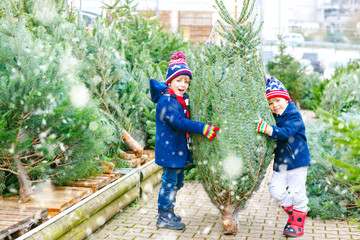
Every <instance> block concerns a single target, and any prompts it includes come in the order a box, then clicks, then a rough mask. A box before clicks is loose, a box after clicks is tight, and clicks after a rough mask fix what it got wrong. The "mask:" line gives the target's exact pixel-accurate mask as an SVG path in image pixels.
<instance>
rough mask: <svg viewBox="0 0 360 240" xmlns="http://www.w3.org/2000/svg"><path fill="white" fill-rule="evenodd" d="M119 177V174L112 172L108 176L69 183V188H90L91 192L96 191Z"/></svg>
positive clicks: (103, 175)
mask: <svg viewBox="0 0 360 240" xmlns="http://www.w3.org/2000/svg"><path fill="white" fill-rule="evenodd" d="M120 177H121V174H120V172H112V173H110V174H102V175H99V176H96V177H90V178H87V179H81V180H77V181H71V182H69V184H68V185H69V186H75V187H84V188H90V189H91V190H92V192H93V193H94V192H96V191H98V190H99V189H100V188H102V187H104V186H106V185H108V184H110V183H111V182H113V181H115V180H117V179H119V178H120Z"/></svg>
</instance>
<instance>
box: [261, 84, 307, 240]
mask: <svg viewBox="0 0 360 240" xmlns="http://www.w3.org/2000/svg"><path fill="white" fill-rule="evenodd" d="M266 97H267V99H268V101H269V106H270V109H271V111H272V113H273V114H274V117H275V120H276V126H269V125H268V124H266V123H265V122H264V120H262V119H261V120H259V121H257V122H258V124H257V128H256V130H257V132H261V133H265V134H267V135H269V137H270V138H272V139H275V140H276V148H275V151H274V152H275V159H274V167H273V170H274V172H273V176H272V178H271V182H270V185H269V191H270V196H271V197H272V198H274V199H275V201H277V202H278V204H279V205H280V206H281V207H282V208H283V209H284V211H285V212H286V213H287V214H288V215H289V219H288V222H287V223H286V225H285V227H284V232H283V233H284V234H285V235H287V236H291V237H298V236H301V235H303V234H304V224H305V218H306V214H307V203H308V198H307V196H306V187H305V183H306V176H307V168H308V167H309V166H310V165H311V163H310V162H311V160H310V153H309V149H308V146H307V139H306V136H305V124H304V122H303V119H302V116H301V113H300V112H299V110H298V109H297V108H296V106H295V104H294V103H293V102H292V101H291V100H290V96H289V93H288V92H287V91H286V88H285V87H284V85H283V84H282V83H281V82H280V81H279V80H277V79H276V78H275V77H271V78H269V79H267V82H266Z"/></svg>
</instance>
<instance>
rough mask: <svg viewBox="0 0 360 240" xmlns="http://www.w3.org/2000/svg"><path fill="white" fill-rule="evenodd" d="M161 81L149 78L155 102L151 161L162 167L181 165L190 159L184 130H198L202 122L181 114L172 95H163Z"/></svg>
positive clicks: (180, 166) (178, 105)
mask: <svg viewBox="0 0 360 240" xmlns="http://www.w3.org/2000/svg"><path fill="white" fill-rule="evenodd" d="M165 88H167V86H166V85H165V83H163V82H158V81H156V80H154V79H150V93H151V99H152V101H153V102H154V103H156V104H157V105H156V117H155V122H156V136H155V163H156V164H158V165H159V166H162V167H169V168H183V167H185V166H186V165H188V164H190V163H192V162H193V160H192V157H191V152H190V151H189V150H188V148H187V143H186V132H189V133H199V134H202V132H203V129H204V127H205V124H204V123H201V122H195V121H191V120H189V119H187V118H186V117H185V113H184V109H183V107H182V106H181V104H180V102H178V101H177V100H176V99H175V98H173V97H171V96H169V95H163V94H162V93H163V90H164V89H165Z"/></svg>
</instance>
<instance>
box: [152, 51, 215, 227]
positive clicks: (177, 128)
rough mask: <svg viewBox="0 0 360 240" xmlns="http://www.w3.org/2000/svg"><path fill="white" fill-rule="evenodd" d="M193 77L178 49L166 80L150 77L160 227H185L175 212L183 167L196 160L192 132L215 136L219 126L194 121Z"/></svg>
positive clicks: (181, 182) (157, 224)
mask: <svg viewBox="0 0 360 240" xmlns="http://www.w3.org/2000/svg"><path fill="white" fill-rule="evenodd" d="M191 78H192V74H191V71H190V70H189V68H188V66H187V63H186V58H185V55H184V54H183V53H182V52H176V53H174V54H173V55H172V56H171V61H170V63H169V67H168V70H167V74H166V83H162V82H158V81H156V80H154V79H150V93H151V99H152V100H153V101H154V102H155V103H156V104H157V105H156V117H155V122H156V138H155V162H156V164H158V165H159V166H162V167H163V174H162V177H161V179H162V185H161V187H160V191H159V198H158V219H157V222H156V226H157V227H158V228H167V229H173V230H181V229H184V228H185V227H186V225H185V223H182V222H181V217H180V216H178V215H176V214H175V213H174V206H175V202H176V195H177V192H178V191H179V190H180V188H181V187H183V186H184V167H185V166H186V165H188V164H190V163H192V162H193V160H192V157H191V152H190V147H189V144H190V136H189V133H198V134H203V135H205V136H206V137H207V138H208V139H209V140H213V138H214V137H215V136H216V131H218V130H219V128H218V127H214V126H211V125H208V124H205V123H201V122H195V121H191V120H190V119H189V118H190V113H189V98H188V96H187V95H186V91H187V90H188V88H189V84H190V80H191Z"/></svg>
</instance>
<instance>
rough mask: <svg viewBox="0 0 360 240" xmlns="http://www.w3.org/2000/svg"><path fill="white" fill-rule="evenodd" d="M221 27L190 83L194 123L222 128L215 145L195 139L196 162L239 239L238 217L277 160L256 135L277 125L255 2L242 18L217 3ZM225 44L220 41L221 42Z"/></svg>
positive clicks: (268, 145) (247, 6)
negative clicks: (265, 125) (259, 124)
mask: <svg viewBox="0 0 360 240" xmlns="http://www.w3.org/2000/svg"><path fill="white" fill-rule="evenodd" d="M216 3H217V7H218V12H219V14H220V16H221V18H222V21H218V25H217V26H219V27H218V28H217V29H216V30H215V32H213V33H212V36H211V39H210V41H208V43H209V44H208V46H207V47H206V50H205V53H204V56H203V57H202V58H200V59H199V64H198V65H197V68H196V70H195V72H194V79H193V80H192V82H191V87H190V94H191V102H190V105H191V113H192V115H191V118H192V119H193V120H195V121H202V122H205V123H208V124H212V125H215V126H219V127H220V132H219V134H218V135H217V137H216V138H215V140H214V141H212V142H208V141H204V139H203V138H202V137H201V136H196V135H195V136H193V156H194V159H195V162H196V165H197V168H198V172H199V175H200V177H201V182H202V184H203V186H204V188H205V190H206V192H207V193H208V195H209V197H210V199H211V201H212V202H213V203H214V205H215V206H217V207H218V209H219V210H220V211H221V214H222V217H223V227H224V232H225V233H236V232H237V231H238V221H237V218H236V214H237V212H238V211H239V210H241V209H242V208H244V206H245V204H246V201H247V200H248V199H249V198H250V197H251V195H252V193H253V192H254V191H256V190H257V189H258V188H259V185H260V183H261V180H262V179H263V177H264V174H265V171H266V169H267V167H268V165H269V163H270V161H271V159H272V153H273V149H274V142H273V141H270V140H269V139H268V138H267V137H265V136H264V135H260V134H258V133H257V132H256V130H255V128H256V124H255V123H254V120H258V119H265V121H266V122H269V123H270V124H271V125H273V124H274V119H273V116H272V114H271V111H270V108H269V105H268V102H267V99H266V96H265V81H266V79H265V74H264V67H263V62H262V59H261V56H260V54H259V51H258V49H257V48H258V46H259V44H260V40H259V37H258V34H259V32H260V29H261V25H257V24H256V21H255V18H254V19H253V20H252V21H251V22H249V21H248V20H249V18H250V17H251V16H252V15H251V13H252V10H253V8H254V4H255V1H251V0H244V2H243V8H242V11H241V14H240V15H239V17H237V16H235V17H232V16H231V14H230V13H229V12H228V11H227V10H226V7H225V5H224V3H223V2H222V1H218V0H217V1H216ZM219 40H220V41H219Z"/></svg>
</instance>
